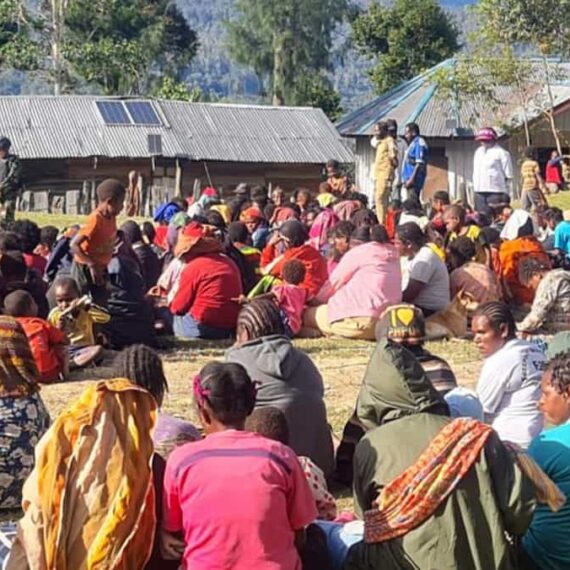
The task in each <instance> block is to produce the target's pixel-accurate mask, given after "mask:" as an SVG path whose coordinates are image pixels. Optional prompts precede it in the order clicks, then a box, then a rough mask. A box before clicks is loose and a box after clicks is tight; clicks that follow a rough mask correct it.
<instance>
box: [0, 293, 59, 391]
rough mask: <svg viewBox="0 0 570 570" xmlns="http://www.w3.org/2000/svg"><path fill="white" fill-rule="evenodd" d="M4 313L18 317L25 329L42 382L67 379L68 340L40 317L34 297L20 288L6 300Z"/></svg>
mask: <svg viewBox="0 0 570 570" xmlns="http://www.w3.org/2000/svg"><path fill="white" fill-rule="evenodd" d="M4 314H6V315H9V316H11V317H15V318H16V320H17V321H18V323H20V325H21V327H22V328H23V329H24V332H25V333H26V336H27V337H28V342H29V343H30V348H31V349H32V354H33V356H34V360H35V361H36V365H37V367H38V371H39V373H40V377H41V381H42V382H45V383H49V382H57V381H58V380H65V379H66V378H67V375H68V372H69V363H68V358H67V349H66V345H67V338H66V336H65V334H64V333H63V332H62V331H60V330H58V329H56V328H55V327H54V326H52V325H50V323H48V322H47V321H46V320H44V319H40V318H38V306H37V305H36V302H35V301H34V299H33V297H32V296H31V295H30V294H29V293H28V292H27V291H23V290H21V289H19V290H17V291H14V292H13V293H10V294H9V295H7V296H6V298H5V299H4Z"/></svg>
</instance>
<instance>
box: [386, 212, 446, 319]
mask: <svg viewBox="0 0 570 570" xmlns="http://www.w3.org/2000/svg"><path fill="white" fill-rule="evenodd" d="M395 245H396V247H397V248H398V249H399V250H400V255H401V256H402V257H406V258H407V259H408V272H409V276H408V279H407V285H406V286H405V289H404V291H403V293H402V300H403V301H404V302H405V303H413V304H414V305H416V306H417V307H419V308H420V309H421V310H422V312H423V314H424V316H425V317H429V316H431V315H433V314H434V313H437V311H441V310H443V309H445V307H447V305H448V304H449V300H450V296H449V274H448V272H447V267H446V266H445V263H444V262H443V260H442V259H441V258H440V257H439V255H438V254H437V253H435V252H434V251H433V249H432V248H431V247H429V245H428V244H427V243H426V237H425V235H424V233H423V232H422V230H421V229H420V227H419V226H418V225H417V224H416V223H414V222H408V223H405V224H403V225H401V226H398V228H397V229H396V240H395Z"/></svg>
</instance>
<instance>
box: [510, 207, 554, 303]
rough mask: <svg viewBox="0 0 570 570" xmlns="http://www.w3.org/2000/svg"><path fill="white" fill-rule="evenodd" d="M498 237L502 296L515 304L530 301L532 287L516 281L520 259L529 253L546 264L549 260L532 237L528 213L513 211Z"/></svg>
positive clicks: (536, 240)
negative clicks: (500, 241) (499, 240)
mask: <svg viewBox="0 0 570 570" xmlns="http://www.w3.org/2000/svg"><path fill="white" fill-rule="evenodd" d="M501 238H502V239H503V242H502V243H501V246H500V248H499V263H500V270H501V281H502V285H503V289H504V293H505V298H506V299H508V300H510V301H511V302H513V303H515V304H517V305H523V304H531V303H532V301H533V299H534V290H533V289H531V288H530V287H525V286H524V285H523V284H522V283H521V282H520V279H519V269H520V262H521V261H522V260H523V259H524V258H525V257H528V256H532V257H536V258H537V259H541V260H544V261H545V262H546V263H548V265H549V266H550V259H549V258H548V254H547V253H546V252H545V251H544V248H543V247H542V245H541V244H540V242H539V241H538V239H537V238H536V237H535V236H534V225H533V221H532V218H531V216H530V214H529V213H528V212H525V211H524V210H515V211H514V212H513V214H512V215H511V217H510V218H509V219H508V221H507V223H506V224H505V227H504V228H503V231H502V232H501Z"/></svg>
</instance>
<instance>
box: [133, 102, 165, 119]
mask: <svg viewBox="0 0 570 570" xmlns="http://www.w3.org/2000/svg"><path fill="white" fill-rule="evenodd" d="M125 106H126V107H127V109H128V111H129V114H130V115H131V117H132V119H133V123H135V125H161V124H162V123H161V121H160V119H159V118H158V115H157V114H156V111H155V110H154V108H153V106H152V105H151V104H150V103H149V102H148V101H127V102H126V103H125Z"/></svg>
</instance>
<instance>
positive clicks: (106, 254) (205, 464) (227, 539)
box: [0, 164, 570, 570]
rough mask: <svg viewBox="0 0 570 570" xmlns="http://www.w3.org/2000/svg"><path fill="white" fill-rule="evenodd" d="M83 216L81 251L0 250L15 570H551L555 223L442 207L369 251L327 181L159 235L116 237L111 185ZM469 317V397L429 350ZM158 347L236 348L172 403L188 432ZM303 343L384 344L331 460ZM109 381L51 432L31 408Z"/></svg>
mask: <svg viewBox="0 0 570 570" xmlns="http://www.w3.org/2000/svg"><path fill="white" fill-rule="evenodd" d="M97 199H98V204H97V207H96V208H95V210H94V211H93V212H92V213H91V214H90V215H89V217H88V219H87V220H86V222H85V223H84V224H82V225H78V226H73V227H71V228H67V229H65V230H61V231H60V230H58V229H57V228H53V227H51V226H47V227H45V228H39V227H38V226H37V225H36V224H35V223H33V222H31V221H28V220H19V221H17V222H15V223H13V224H11V225H10V226H9V227H6V228H4V229H2V230H1V231H0V303H1V309H2V314H1V315H0V450H1V451H2V453H1V455H0V484H1V485H0V509H17V508H18V507H19V506H20V505H22V507H23V517H22V518H21V520H20V521H19V523H18V527H17V535H16V537H15V539H14V540H13V543H12V545H11V548H10V551H9V557H8V558H7V562H6V566H5V567H6V568H8V570H10V569H13V570H15V569H20V568H22V569H23V568H30V569H32V570H35V569H36V568H37V569H38V570H39V569H40V568H59V567H68V568H91V567H95V566H94V564H95V562H94V561H96V565H97V567H100V568H133V569H138V568H140V569H143V568H147V569H150V570H152V569H154V568H156V569H159V568H160V569H164V568H166V569H168V568H173V569H175V568H179V567H184V568H190V569H200V568H203V569H214V568H232V569H237V570H239V569H241V568H244V569H245V568H248V569H249V568H256V569H260V570H264V569H267V570H276V569H282V570H301V569H304V570H312V569H313V568H314V569H319V570H328V569H331V570H332V569H344V570H376V569H382V570H384V569H387V570H391V569H393V570H398V569H402V568H421V569H426V570H439V569H441V568H457V569H459V570H463V569H465V570H471V569H475V570H489V569H501V570H502V569H506V570H510V569H513V570H515V569H517V568H522V569H525V570H536V569H539V570H540V569H546V570H563V569H568V568H570V538H569V537H570V535H569V534H568V529H570V504H567V503H566V496H567V494H568V493H570V469H568V465H570V432H569V431H568V430H567V429H566V427H567V424H568V422H569V421H570V404H569V403H568V402H569V401H570V338H569V336H557V337H555V339H554V340H552V339H551V337H552V335H554V334H557V335H564V334H565V333H567V332H568V331H570V318H569V313H568V311H569V310H570V288H569V284H570V279H569V277H568V269H567V258H568V257H570V245H569V244H570V239H566V238H568V236H570V229H569V228H570V222H566V221H565V220H564V219H563V216H561V215H560V214H559V212H558V211H557V210H556V209H554V208H552V209H548V208H545V206H544V204H540V205H538V206H536V207H533V208H532V209H531V211H530V212H527V211H524V210H517V209H515V208H512V207H511V206H510V204H509V203H508V201H499V202H497V204H494V203H493V204H490V205H489V206H488V207H487V210H486V211H485V212H476V211H472V210H470V209H469V207H467V206H466V205H465V204H458V203H451V200H450V199H449V196H448V195H447V194H446V193H445V192H438V193H436V195H434V198H433V201H432V202H433V203H432V205H431V206H432V207H430V208H426V207H425V206H422V205H421V204H420V203H419V202H417V201H416V200H414V199H411V200H407V201H406V202H405V203H403V204H400V203H396V202H393V203H392V204H390V206H389V208H388V210H387V213H386V217H385V218H386V225H380V224H378V220H377V218H376V216H375V213H374V212H373V211H372V210H371V209H369V208H368V207H367V203H366V199H365V198H364V197H363V196H362V195H360V194H358V193H357V192H354V191H352V190H351V189H350V188H349V186H348V184H347V179H346V178H345V177H344V176H343V175H341V173H340V172H339V170H338V165H335V164H329V165H328V177H327V181H326V182H323V183H322V184H321V185H320V187H319V189H318V193H317V192H315V193H313V192H311V191H310V190H308V189H306V188H299V189H297V190H296V191H294V192H292V193H291V196H290V198H288V197H287V193H286V192H284V190H283V189H281V188H275V189H273V191H272V192H271V193H269V192H268V191H267V189H265V188H264V187H261V186H257V187H253V188H250V187H249V186H248V185H247V184H239V185H238V186H237V187H236V189H235V191H234V193H233V194H232V196H231V197H229V198H228V197H227V196H223V195H222V194H221V193H220V192H219V191H218V190H217V189H216V188H214V187H208V188H206V189H205V190H204V191H202V193H201V194H200V196H198V197H197V198H196V199H195V200H183V199H181V198H176V199H174V200H172V201H170V202H168V203H166V204H161V205H160V206H159V207H158V208H157V210H156V212H155V216H154V220H153V223H149V222H145V223H143V224H139V223H138V221H135V220H127V221H125V222H124V223H123V224H122V225H121V226H120V227H118V226H117V217H118V216H119V215H120V213H121V211H122V209H123V202H124V199H125V188H124V186H123V185H122V183H121V182H120V181H118V180H112V179H109V180H105V181H104V182H103V183H101V184H100V186H99V187H98V189H97ZM565 232H566V233H565ZM465 294H467V295H468V296H469V299H471V300H472V301H473V304H472V305H473V306H472V307H471V310H470V313H469V321H470V334H471V336H472V338H473V343H474V345H475V347H476V348H477V349H478V350H479V352H480V355H481V358H482V368H481V371H480V374H479V377H478V379H476V380H477V381H476V382H475V383H474V389H473V390H469V389H466V388H465V387H461V386H458V378H457V377H456V374H455V373H454V371H453V369H452V367H451V366H450V364H449V363H448V362H447V361H446V360H444V359H442V358H441V357H439V356H437V355H435V354H433V353H432V352H430V350H429V349H428V348H427V347H426V342H427V340H428V329H429V322H430V318H432V317H433V316H437V315H442V314H444V313H445V311H446V309H447V308H448V307H449V306H450V303H451V302H452V301H453V299H454V298H455V297H457V296H461V295H465ZM465 318H467V316H466V317H465ZM165 333H166V334H168V333H170V334H174V335H175V336H176V337H178V338H180V339H184V340H190V341H193V340H195V339H208V340H213V341H226V340H230V339H231V341H232V342H233V344H232V345H231V346H229V343H226V344H223V347H224V350H225V349H226V348H227V351H226V353H225V361H224V362H215V361H212V362H210V363H209V364H207V365H206V366H205V367H203V368H202V370H200V371H196V372H197V373H196V374H195V376H193V377H192V378H187V379H186V382H187V389H188V391H189V392H190V393H191V395H192V398H193V401H194V405H195V409H196V414H194V415H193V414H191V413H188V414H187V416H186V417H185V418H178V417H173V416H171V415H168V414H166V413H164V412H163V403H164V399H165V397H166V392H167V391H168V382H167V379H166V375H165V372H164V370H163V366H162V361H161V358H160V355H159V354H158V353H157V352H156V351H155V350H154V349H153V348H152V347H153V346H156V345H157V337H158V336H159V335H161V334H165ZM299 336H301V337H311V338H313V337H319V336H336V337H344V338H346V339H355V340H356V339H358V340H369V341H377V344H376V347H375V348H374V350H373V352H372V353H371V357H370V361H369V363H368V366H367V369H366V372H365V374H364V377H363V378H362V383H361V386H360V389H359V393H358V396H357V398H356V401H355V402H354V405H353V407H351V410H352V415H351V417H350V419H348V418H347V419H348V421H347V423H346V425H345V428H344V431H343V434H342V441H340V442H339V444H338V445H336V446H335V444H334V438H333V435H332V433H331V428H330V425H329V417H328V415H327V408H326V405H325V390H326V385H325V382H324V381H323V376H322V374H321V371H320V370H319V368H318V366H317V365H316V363H315V362H314V361H313V360H312V358H311V356H310V354H308V353H306V352H304V351H303V350H301V349H300V348H299V347H298V345H297V344H296V343H295V342H294V340H293V339H294V338H295V337H299ZM545 343H550V346H551V347H556V346H558V344H560V343H561V344H562V348H561V349H560V348H559V349H558V351H557V353H556V354H554V353H553V352H552V351H553V350H554V348H549V351H550V352H548V351H546V352H545ZM557 343H558V344H557ZM189 346H190V348H189V350H192V348H191V347H192V343H190V345H189ZM104 357H109V358H112V366H111V368H110V371H108V370H107V367H106V368H105V370H106V372H105V375H103V373H102V375H101V376H99V378H101V380H99V381H98V382H91V383H90V384H89V385H88V387H87V388H86V389H85V391H84V392H83V394H82V395H81V396H80V397H79V398H77V399H75V400H73V401H71V402H68V403H66V405H65V409H64V411H63V412H62V413H61V414H60V415H59V416H57V417H52V418H51V419H50V417H49V414H48V412H47V409H46V407H45V406H44V404H43V401H42V397H41V385H42V384H52V383H54V382H66V381H70V379H73V377H74V372H75V371H76V370H83V369H85V367H90V370H91V374H92V376H91V377H97V366H98V364H99V363H100V361H101V360H102V359H103V358H104ZM101 370H103V369H101ZM474 380H475V379H474ZM192 418H194V421H191V420H192ZM196 418H197V419H198V420H199V424H200V425H199V426H198V425H196V421H195V419H196ZM551 426H555V427H554V428H551V429H549V428H550V427H551ZM333 485H334V486H335V487H338V486H342V485H351V486H352V487H353V493H354V509H353V512H348V513H347V512H341V511H340V509H339V508H338V507H337V504H336V501H335V499H334V497H333V495H332V493H331V490H330V489H329V486H330V488H331V489H332V486H333ZM0 532H2V527H1V526H0ZM0 537H2V535H0ZM3 542H5V541H3ZM2 556H3V554H2V550H1V549H0V563H2V562H3V560H2Z"/></svg>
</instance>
